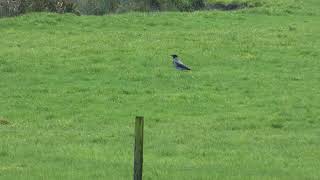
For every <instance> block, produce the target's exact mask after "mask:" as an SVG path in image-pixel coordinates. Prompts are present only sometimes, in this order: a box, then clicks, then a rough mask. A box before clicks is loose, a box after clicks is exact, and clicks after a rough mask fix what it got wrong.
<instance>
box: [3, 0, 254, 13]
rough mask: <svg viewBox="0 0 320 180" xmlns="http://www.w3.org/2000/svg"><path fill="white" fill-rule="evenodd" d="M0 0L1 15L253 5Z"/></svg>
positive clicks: (199, 0) (192, 0)
mask: <svg viewBox="0 0 320 180" xmlns="http://www.w3.org/2000/svg"><path fill="white" fill-rule="evenodd" d="M1 2H2V1H0V17H1V16H12V15H18V14H21V13H25V12H30V11H49V12H58V13H76V14H78V15H80V14H88V15H103V14H108V13H120V12H128V11H171V10H178V11H197V10H203V9H206V10H210V9H218V10H236V9H241V8H246V7H252V3H249V2H251V1H249V0H248V2H242V1H241V2H237V1H234V2H231V3H222V2H215V3H212V2H211V3H210V2H208V0H6V1H3V2H2V3H1Z"/></svg>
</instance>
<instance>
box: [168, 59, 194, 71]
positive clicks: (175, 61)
mask: <svg viewBox="0 0 320 180" xmlns="http://www.w3.org/2000/svg"><path fill="white" fill-rule="evenodd" d="M171 56H172V58H173V61H172V63H173V65H174V67H175V68H176V69H177V70H191V69H190V68H189V67H188V66H186V65H184V64H183V63H182V62H181V60H180V59H179V58H178V56H177V55H171Z"/></svg>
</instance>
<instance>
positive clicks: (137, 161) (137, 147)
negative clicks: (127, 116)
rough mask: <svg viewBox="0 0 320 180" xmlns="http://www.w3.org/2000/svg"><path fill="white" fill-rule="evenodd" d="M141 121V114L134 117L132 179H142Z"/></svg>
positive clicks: (142, 119)
mask: <svg viewBox="0 0 320 180" xmlns="http://www.w3.org/2000/svg"><path fill="white" fill-rule="evenodd" d="M143 121H144V118H143V117H141V116H137V117H136V122H135V143H134V174H133V179H134V180H142V167H143V166H142V164H143Z"/></svg>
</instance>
